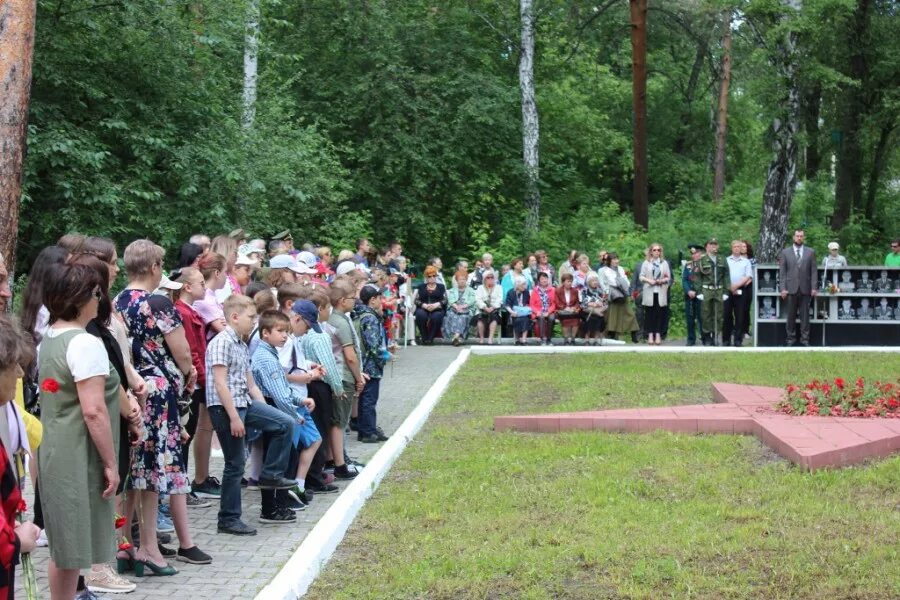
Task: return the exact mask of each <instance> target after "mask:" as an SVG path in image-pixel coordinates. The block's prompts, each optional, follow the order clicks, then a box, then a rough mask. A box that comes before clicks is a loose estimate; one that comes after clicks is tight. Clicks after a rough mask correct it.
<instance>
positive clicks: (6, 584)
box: [0, 313, 41, 599]
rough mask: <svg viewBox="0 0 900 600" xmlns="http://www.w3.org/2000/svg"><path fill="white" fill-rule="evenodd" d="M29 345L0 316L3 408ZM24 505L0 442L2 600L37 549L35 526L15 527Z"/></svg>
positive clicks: (12, 324) (27, 355)
mask: <svg viewBox="0 0 900 600" xmlns="http://www.w3.org/2000/svg"><path fill="white" fill-rule="evenodd" d="M30 342H31V341H30V339H29V336H28V335H26V334H25V333H24V332H23V331H22V330H21V329H20V328H19V325H18V323H16V322H15V321H13V320H12V319H10V318H9V317H7V316H6V315H5V314H3V313H0V407H2V406H3V405H4V404H6V403H8V402H9V401H10V400H12V399H13V397H15V395H16V381H17V380H18V379H20V378H21V377H22V376H23V375H24V374H25V371H24V370H23V369H22V366H21V365H28V364H29V363H30V362H31V359H32V356H33V350H32V347H31V346H32V345H31V343H30ZM24 505H25V503H24V501H23V500H22V493H21V491H20V490H19V485H18V481H17V480H16V474H15V470H14V468H13V465H12V463H11V462H10V460H9V455H8V454H7V452H6V448H5V446H4V445H3V442H2V440H0V598H7V599H9V598H12V597H13V592H14V588H15V586H14V585H13V575H14V574H15V566H16V564H18V562H19V556H20V554H27V553H29V552H31V551H32V550H33V549H34V546H35V541H36V540H37V538H38V535H39V534H40V532H41V530H40V529H39V528H38V526H37V525H35V524H34V523H31V522H27V523H16V515H17V514H18V513H20V512H24V510H25V506H24Z"/></svg>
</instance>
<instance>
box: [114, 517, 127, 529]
mask: <svg viewBox="0 0 900 600" xmlns="http://www.w3.org/2000/svg"><path fill="white" fill-rule="evenodd" d="M125 521H126V519H125V517H123V516H122V515H116V529H122V527H124V526H125Z"/></svg>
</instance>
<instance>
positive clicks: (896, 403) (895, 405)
mask: <svg viewBox="0 0 900 600" xmlns="http://www.w3.org/2000/svg"><path fill="white" fill-rule="evenodd" d="M887 405H888V406H890V407H891V408H898V407H900V400H897V399H895V398H891V399H890V400H888V401H887Z"/></svg>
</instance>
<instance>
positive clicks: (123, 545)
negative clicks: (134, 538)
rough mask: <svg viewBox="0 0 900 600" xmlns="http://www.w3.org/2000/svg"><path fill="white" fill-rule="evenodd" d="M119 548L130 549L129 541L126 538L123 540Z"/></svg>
mask: <svg viewBox="0 0 900 600" xmlns="http://www.w3.org/2000/svg"><path fill="white" fill-rule="evenodd" d="M119 550H131V543H130V542H129V541H128V540H125V541H124V542H122V543H121V544H119Z"/></svg>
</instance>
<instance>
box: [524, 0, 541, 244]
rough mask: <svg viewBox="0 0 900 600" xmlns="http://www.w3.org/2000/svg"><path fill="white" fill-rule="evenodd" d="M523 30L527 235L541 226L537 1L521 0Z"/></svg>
mask: <svg viewBox="0 0 900 600" xmlns="http://www.w3.org/2000/svg"><path fill="white" fill-rule="evenodd" d="M519 15H520V19H521V25H522V34H521V41H520V52H519V88H520V89H521V92H522V160H523V163H524V168H525V239H526V240H531V239H534V237H535V235H536V234H537V232H538V229H539V228H540V218H541V190H540V187H539V181H540V161H539V158H540V157H539V154H538V144H539V141H540V125H539V122H538V109H537V102H536V101H535V97H534V29H535V27H534V2H533V0H520V2H519Z"/></svg>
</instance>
